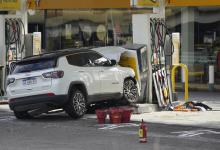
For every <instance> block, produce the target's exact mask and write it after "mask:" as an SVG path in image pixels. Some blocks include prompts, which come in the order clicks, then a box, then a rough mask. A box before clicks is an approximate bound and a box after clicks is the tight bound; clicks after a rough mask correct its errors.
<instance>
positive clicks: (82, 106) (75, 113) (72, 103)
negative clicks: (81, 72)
mask: <svg viewBox="0 0 220 150" xmlns="http://www.w3.org/2000/svg"><path fill="white" fill-rule="evenodd" d="M64 110H65V111H66V113H67V114H68V115H69V116H70V117H72V118H74V119H78V118H81V117H82V116H83V115H84V114H85V113H86V96H85V94H84V92H83V91H82V90H79V89H75V88H74V89H73V90H72V93H71V95H70V99H69V102H68V103H67V105H66V106H65V108H64Z"/></svg>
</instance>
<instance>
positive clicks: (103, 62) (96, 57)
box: [88, 52, 110, 66]
mask: <svg viewBox="0 0 220 150" xmlns="http://www.w3.org/2000/svg"><path fill="white" fill-rule="evenodd" d="M88 58H89V60H91V62H92V63H93V64H94V65H95V66H109V65H110V62H109V60H108V59H107V58H105V57H104V56H102V55H101V54H99V53H96V52H90V53H88Z"/></svg>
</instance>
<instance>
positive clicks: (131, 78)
mask: <svg viewBox="0 0 220 150" xmlns="http://www.w3.org/2000/svg"><path fill="white" fill-rule="evenodd" d="M129 79H130V80H132V81H134V83H135V84H137V81H136V79H135V77H132V76H128V77H126V78H125V79H124V81H125V80H129Z"/></svg>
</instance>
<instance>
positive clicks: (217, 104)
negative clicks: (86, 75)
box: [0, 92, 220, 129]
mask: <svg viewBox="0 0 220 150" xmlns="http://www.w3.org/2000/svg"><path fill="white" fill-rule="evenodd" d="M178 96H179V99H180V100H181V98H182V97H183V93H179V95H178ZM189 99H190V100H192V101H199V102H203V103H205V104H207V105H208V106H210V107H211V108H213V110H212V111H205V112H202V111H199V112H174V111H157V112H150V113H143V114H133V115H132V116H131V121H141V120H142V119H144V121H145V122H149V123H163V124H175V125H187V126H199V127H207V128H218V129H220V117H219V116H220V93H209V92H208V93H207V92H205V93H204V92H191V93H190V96H189ZM182 102H183V101H182ZM0 110H4V111H10V110H9V108H8V105H0ZM86 117H88V118H94V119H95V118H96V115H95V114H88V115H86Z"/></svg>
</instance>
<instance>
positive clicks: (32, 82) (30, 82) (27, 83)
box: [22, 77, 37, 85]
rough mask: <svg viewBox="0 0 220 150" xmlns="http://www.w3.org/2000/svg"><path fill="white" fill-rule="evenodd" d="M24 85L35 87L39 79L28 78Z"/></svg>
mask: <svg viewBox="0 0 220 150" xmlns="http://www.w3.org/2000/svg"><path fill="white" fill-rule="evenodd" d="M22 83H23V85H33V84H37V79H36V78H35V77H31V78H26V79H24V80H23V81H22Z"/></svg>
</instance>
